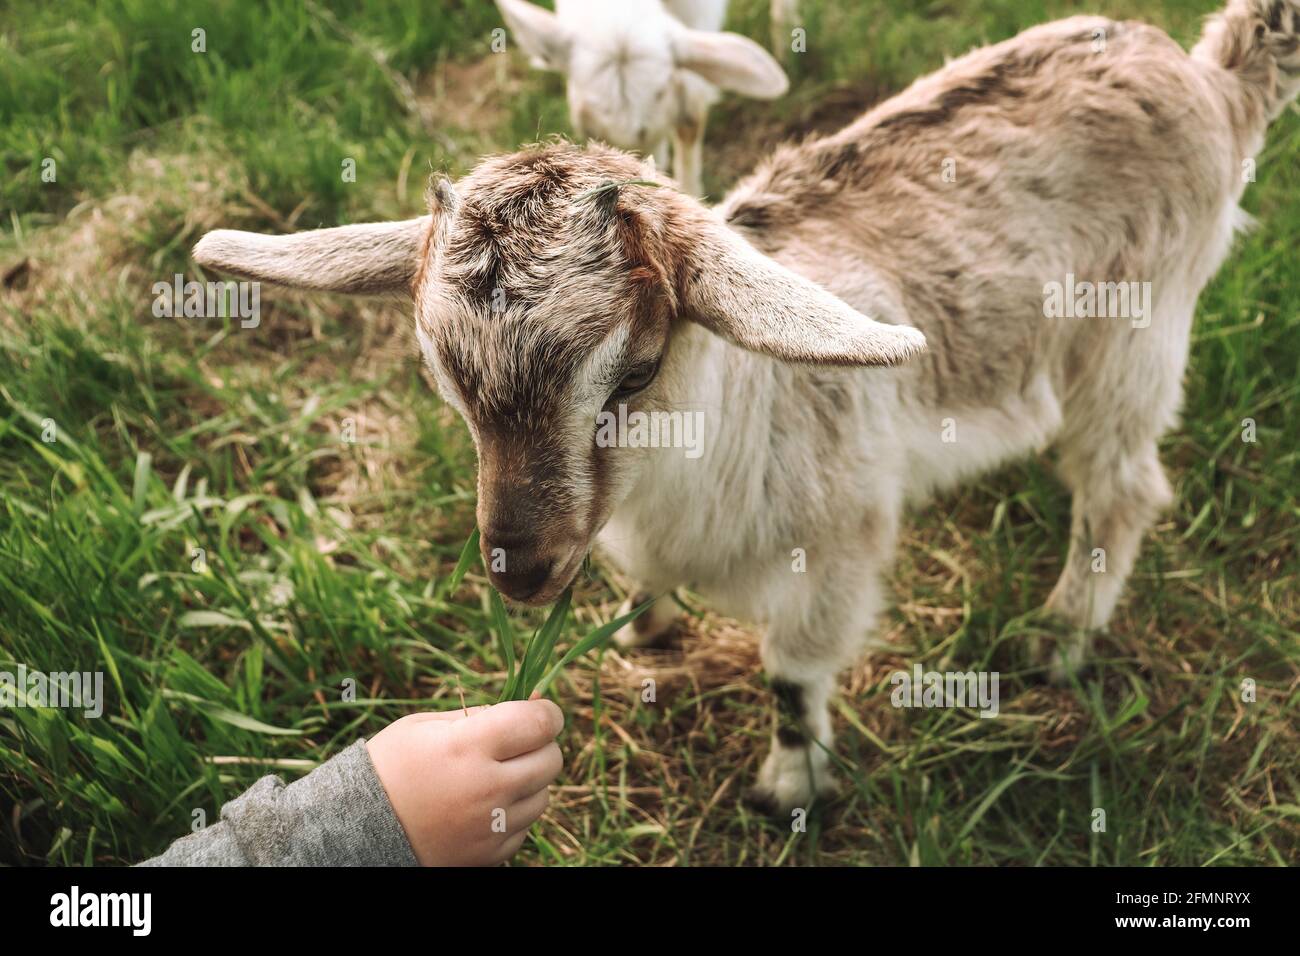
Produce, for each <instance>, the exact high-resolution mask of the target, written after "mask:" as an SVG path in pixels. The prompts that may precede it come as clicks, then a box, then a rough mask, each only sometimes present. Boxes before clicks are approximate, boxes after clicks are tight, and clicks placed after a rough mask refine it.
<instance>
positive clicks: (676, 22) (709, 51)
mask: <svg viewBox="0 0 1300 956" xmlns="http://www.w3.org/2000/svg"><path fill="white" fill-rule="evenodd" d="M497 6H498V7H499V8H500V10H501V15H502V17H503V18H504V19H505V21H506V24H507V26H509V27H510V32H511V34H512V35H513V36H514V37H515V39H516V41H517V42H518V43H519V45H520V46H521V47H522V48H523V49H524V50H525V51H526V52H527V53H528V55H529V56H530V57H531V58H532V61H533V63H534V64H535V65H537V66H540V67H542V68H543V69H548V70H556V71H559V72H561V73H564V74H565V75H566V76H568V97H569V115H570V119H571V122H572V123H573V128H574V129H575V130H576V131H577V133H578V136H579V137H581V138H586V137H588V136H592V137H595V138H596V139H602V140H605V141H606V142H608V143H610V144H612V145H614V146H619V147H621V148H623V149H632V150H638V151H640V152H642V153H647V154H652V155H654V157H655V159H656V161H657V162H658V164H659V165H660V166H661V167H662V168H664V169H667V168H668V143H669V141H670V140H671V141H672V171H673V175H674V177H675V178H676V179H677V182H678V183H679V184H680V185H681V187H682V189H683V190H684V191H685V192H686V193H688V194H690V195H692V196H703V195H704V180H703V175H704V158H703V156H704V123H705V119H706V118H707V116H708V112H709V107H710V106H711V105H712V104H713V102H714V101H715V100H716V99H717V96H718V92H717V88H718V87H721V88H722V89H724V90H731V91H733V92H736V93H742V94H744V95H745V96H753V97H757V98H759V99H772V98H774V97H777V96H780V95H782V94H783V93H785V91H786V89H787V88H788V87H789V81H788V80H787V79H786V76H785V72H784V71H783V70H782V69H781V67H780V66H779V65H778V64H777V62H776V61H775V60H773V59H772V57H771V56H769V55H768V53H767V51H765V50H764V49H763V48H762V47H760V46H759V45H758V44H757V43H754V42H753V41H752V40H749V39H747V38H746V37H743V36H740V35H738V34H735V33H720V32H718V31H720V30H721V29H722V21H723V19H724V17H725V16H726V13H727V0H663V2H661V0H618V2H615V3H611V2H610V0H558V2H557V3H556V5H555V10H556V12H555V13H551V12H550V11H549V10H544V9H542V8H541V7H539V6H536V5H535V4H532V3H529V2H527V0H497ZM783 15H789V14H788V13H787V14H783Z"/></svg>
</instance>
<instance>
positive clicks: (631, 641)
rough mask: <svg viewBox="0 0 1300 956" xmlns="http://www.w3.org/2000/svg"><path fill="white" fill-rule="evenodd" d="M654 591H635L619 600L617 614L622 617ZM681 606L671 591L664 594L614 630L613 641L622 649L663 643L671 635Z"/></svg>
mask: <svg viewBox="0 0 1300 956" xmlns="http://www.w3.org/2000/svg"><path fill="white" fill-rule="evenodd" d="M652 597H654V595H652V594H650V593H649V592H648V591H638V592H636V593H635V594H633V595H632V596H631V597H629V598H628V599H627V600H626V601H624V602H623V605H622V607H620V608H619V609H618V613H617V615H616V616H617V617H622V616H623V615H624V614H627V613H628V612H630V611H631V610H633V609H634V608H638V607H640V606H641V605H642V604H644V603H645V602H646V601H648V600H650V598H652ZM680 613H681V609H680V608H679V607H678V606H677V602H676V601H674V600H673V596H672V595H671V594H665V595H664V596H663V597H661V598H660V599H659V600H658V601H656V602H655V603H654V605H653V606H652V607H650V608H649V609H647V610H646V611H644V612H642V614H641V616H640V617H638V618H637V619H636V620H635V621H632V622H630V623H628V624H624V625H623V626H622V627H620V628H619V629H618V630H617V631H615V632H614V643H615V644H617V645H618V646H619V647H621V648H623V649H624V650H631V649H633V648H637V647H664V646H666V645H667V644H668V642H669V639H670V638H671V637H672V635H673V631H674V630H675V625H676V623H677V618H678V616H679V615H680Z"/></svg>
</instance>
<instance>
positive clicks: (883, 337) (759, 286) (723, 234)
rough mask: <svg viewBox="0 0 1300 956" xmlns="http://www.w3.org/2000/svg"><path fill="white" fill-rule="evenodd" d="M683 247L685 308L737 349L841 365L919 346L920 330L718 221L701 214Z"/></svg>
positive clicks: (894, 359) (875, 360) (894, 361)
mask: <svg viewBox="0 0 1300 956" xmlns="http://www.w3.org/2000/svg"><path fill="white" fill-rule="evenodd" d="M686 254H687V255H688V256H689V257H690V258H689V261H688V262H687V263H686V266H685V273H686V276H687V278H686V279H685V288H684V289H683V290H682V294H681V298H682V303H683V306H684V310H685V314H686V316H687V317H689V318H691V319H693V320H694V321H696V322H699V323H700V324H701V325H703V326H704V327H705V328H707V329H709V330H710V331H712V332H714V333H715V334H717V335H720V336H721V337H722V338H724V339H727V340H728V341H729V342H731V343H733V344H734V345H738V346H740V347H741V348H743V349H747V350H748V351H751V352H758V353H760V354H762V355H769V356H771V357H772V358H775V359H780V360H782V361H784V362H791V363H795V364H806V365H842V366H856V365H898V364H900V363H902V362H905V361H907V360H908V359H910V358H914V357H915V356H917V355H920V354H921V353H922V352H924V351H925V336H924V335H922V334H921V332H920V331H919V330H917V329H913V328H910V327H908V326H905V325H890V324H888V323H885V322H877V321H876V320H874V319H869V318H867V316H865V315H863V314H862V313H861V312H858V311H856V310H855V309H853V308H851V307H850V306H849V305H848V304H847V303H845V302H844V301H842V300H841V299H838V298H836V297H835V296H833V295H831V294H830V293H829V292H827V291H826V290H825V289H823V288H822V287H821V286H819V285H817V284H816V283H815V282H811V281H809V280H808V279H805V278H804V277H803V276H801V275H799V274H798V273H797V272H794V271H792V270H790V269H787V268H786V267H785V266H783V265H781V264H780V263H778V262H776V261H775V260H773V259H770V258H768V257H767V256H765V255H763V254H762V253H761V252H759V251H758V250H757V249H755V248H754V247H753V246H751V245H750V244H749V243H748V242H746V241H745V240H744V239H743V238H741V237H740V236H738V235H737V234H736V233H734V232H732V231H731V230H730V229H728V228H726V227H725V226H723V225H722V224H721V223H720V222H709V221H706V223H705V225H704V226H703V229H702V231H701V232H700V233H697V234H696V236H695V237H694V241H693V242H691V243H690V245H689V248H688V250H687V252H686Z"/></svg>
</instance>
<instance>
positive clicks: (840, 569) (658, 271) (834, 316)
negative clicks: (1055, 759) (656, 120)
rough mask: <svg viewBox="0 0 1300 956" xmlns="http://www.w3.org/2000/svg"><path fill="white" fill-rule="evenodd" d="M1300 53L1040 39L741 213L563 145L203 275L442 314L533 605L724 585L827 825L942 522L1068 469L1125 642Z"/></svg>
mask: <svg viewBox="0 0 1300 956" xmlns="http://www.w3.org/2000/svg"><path fill="white" fill-rule="evenodd" d="M1298 25H1300V0H1231V2H1230V3H1229V5H1228V7H1227V10H1226V11H1225V12H1224V13H1223V14H1221V15H1220V16H1218V17H1216V18H1215V19H1214V20H1212V21H1211V23H1210V25H1209V26H1208V28H1207V30H1206V33H1205V37H1204V39H1203V40H1202V41H1201V42H1200V44H1199V45H1198V46H1197V47H1196V48H1195V50H1194V51H1192V53H1191V54H1190V55H1189V54H1188V53H1186V52H1185V51H1183V50H1182V49H1181V48H1180V47H1179V46H1178V45H1177V44H1175V43H1174V42H1173V41H1172V40H1170V39H1169V37H1167V36H1166V35H1165V34H1164V33H1162V32H1161V31H1159V30H1156V29H1153V28H1152V27H1149V26H1144V25H1142V24H1139V23H1131V22H1124V23H1120V22H1112V21H1109V20H1104V19H1098V18H1084V17H1081V18H1074V19H1069V20H1064V21H1061V22H1057V23H1050V24H1047V25H1044V26H1040V27H1036V28H1034V29H1031V30H1028V31H1026V32H1025V33H1023V34H1021V35H1020V36H1017V37H1015V38H1013V39H1011V40H1008V41H1007V42H1004V43H1000V44H998V45H996V46H992V47H988V48H985V49H981V50H977V51H975V52H973V53H971V54H969V55H968V56H966V57H964V58H962V59H960V60H957V61H955V62H953V63H951V64H949V65H948V66H947V67H945V68H944V69H943V70H941V71H939V72H938V73H935V74H933V75H931V76H928V77H925V78H924V79H922V80H920V81H919V82H917V83H916V84H915V85H913V86H912V87H911V88H910V89H908V90H907V91H905V92H904V93H902V94H901V95H899V96H897V97H895V98H894V99H891V100H889V101H888V102H886V103H884V104H882V105H880V106H878V107H877V108H875V109H873V110H872V111H871V112H869V113H867V114H866V115H865V116H863V117H862V118H860V119H859V120H858V121H856V122H855V123H853V124H852V125H851V126H849V127H848V128H846V129H844V130H843V131H841V132H839V133H837V134H835V135H833V136H829V137H827V138H824V139H819V140H815V141H811V142H806V143H804V144H803V145H800V146H793V147H787V148H783V149H780V150H778V151H777V152H776V153H775V154H774V155H773V156H772V157H771V158H769V159H768V160H767V161H766V162H764V163H763V164H762V166H761V167H760V168H759V169H758V171H757V172H755V173H754V174H753V175H751V176H750V177H749V178H748V179H746V180H745V181H744V182H742V183H741V184H740V185H739V186H738V187H737V188H736V189H735V190H734V191H733V192H732V193H731V195H730V196H729V197H728V198H727V199H726V201H725V202H723V203H722V204H721V205H720V206H718V207H717V208H715V209H706V208H705V207H703V206H702V205H700V204H699V203H698V202H696V201H695V200H693V199H691V198H689V197H688V196H685V195H682V194H681V193H678V192H676V191H674V190H673V189H671V188H667V187H665V188H650V187H646V186H643V185H629V184H627V183H628V181H630V180H638V179H644V178H648V177H653V176H655V174H654V173H653V172H652V171H650V170H648V169H647V168H646V167H644V166H643V165H642V164H641V163H639V162H638V161H636V160H634V159H632V158H631V157H629V156H627V155H625V154H622V153H619V152H617V151H615V150H612V149H608V148H604V147H591V148H587V149H581V148H578V147H575V146H569V145H550V146H544V147H535V148H531V149H527V150H524V151H523V152H520V153H516V154H514V155H510V156H503V157H497V158H493V159H489V160H487V161H485V162H484V163H482V165H480V166H479V167H478V168H477V169H476V170H475V171H474V172H473V173H471V174H470V175H469V176H467V177H466V178H465V179H463V180H461V181H460V182H459V183H457V184H456V185H454V186H453V185H451V184H449V183H446V182H443V183H441V184H440V185H438V186H437V187H436V188H435V189H434V190H433V193H432V195H433V199H432V203H431V209H430V212H429V215H428V216H426V217H424V218H421V219H417V220H412V221H409V222H402V223H393V224H389V225H378V226H375V225H370V226H349V227H342V228H338V229H327V230H321V231H318V232H311V233H304V234H299V235H294V236H287V237H279V238H273V237H266V236H253V235H250V234H247V233H232V232H225V231H222V232H216V233H213V234H211V235H209V236H207V237H205V238H204V239H203V241H202V242H201V243H200V244H199V246H198V248H197V249H196V250H195V257H196V259H197V260H198V261H199V262H201V263H203V264H205V265H211V266H215V267H217V268H220V269H224V270H227V271H230V272H234V273H239V274H242V275H245V276H249V277H251V278H254V279H264V280H268V281H273V282H280V283H285V284H289V285H295V286H301V287H307V288H313V289H323V290H333V291H340V292H374V291H379V290H382V289H392V290H399V291H407V290H409V292H410V294H411V295H412V296H413V297H414V301H415V313H416V323H417V328H418V332H419V339H420V342H421V344H422V348H423V352H424V357H425V360H426V361H427V363H428V365H429V367H430V368H431V369H432V371H433V374H434V375H435V377H436V380H437V382H438V384H439V387H440V390H441V391H442V393H443V395H444V396H445V397H446V399H447V401H449V402H450V403H451V404H453V405H454V406H455V407H456V408H457V409H458V410H459V411H460V412H461V413H462V414H463V415H464V418H465V420H466V422H467V423H468V425H469V428H470V430H471V432H472V434H473V437H474V440H475V442H476V445H477V448H478V454H479V462H480V472H479V501H478V520H479V526H480V528H481V530H482V546H483V549H484V554H485V555H491V554H492V553H493V549H498V548H499V549H502V551H503V552H504V553H505V554H506V555H507V564H506V568H507V569H506V570H502V571H494V572H493V575H492V577H493V581H494V583H495V584H496V585H497V587H499V588H500V589H501V590H502V591H504V592H505V593H506V594H507V595H510V596H513V597H515V598H516V599H519V600H521V601H524V602H527V603H533V604H542V603H546V602H549V601H551V600H553V599H554V598H555V597H556V596H557V595H558V594H559V593H560V591H561V590H562V589H563V588H564V587H565V586H566V585H567V584H568V583H569V582H570V580H571V579H572V578H573V576H574V574H575V572H576V571H577V569H578V567H579V563H580V562H581V560H582V558H583V556H584V555H585V554H586V553H587V552H588V550H589V549H590V548H591V547H592V546H593V544H599V546H600V549H601V550H602V551H603V553H604V555H605V556H606V557H607V559H608V560H610V561H612V562H613V563H614V564H616V565H617V566H618V567H619V568H621V569H622V570H623V571H625V572H626V573H627V574H629V575H631V576H633V577H634V578H635V579H637V580H639V581H640V582H641V583H642V584H643V585H644V586H645V589H646V590H647V591H649V592H651V593H665V592H667V591H669V590H671V589H672V588H674V587H677V586H679V585H688V584H689V585H691V586H693V587H694V588H695V589H696V590H698V591H699V592H700V593H702V594H703V595H704V596H705V597H707V598H709V599H710V600H712V601H714V602H716V605H717V606H718V607H719V608H720V609H721V610H724V611H726V612H729V613H732V614H734V615H737V616H740V617H743V618H747V619H750V620H753V621H756V622H759V623H761V624H762V626H763V628H764V631H763V637H762V656H763V661H764V664H765V667H766V669H767V670H768V672H769V674H770V675H771V678H772V681H773V686H774V688H775V689H776V691H777V697H778V698H779V699H780V700H781V701H782V702H783V706H784V707H785V708H786V709H787V711H788V713H787V720H786V722H785V723H782V722H781V721H780V719H778V730H779V732H778V733H776V734H774V737H773V744H772V752H771V754H770V755H769V756H768V758H767V760H766V762H765V763H764V765H763V767H762V770H761V772H760V775H759V788H758V792H759V794H760V796H762V797H763V799H765V800H766V801H768V802H769V803H770V804H772V805H773V806H775V807H780V808H782V809H789V808H791V807H798V806H804V805H806V804H807V802H808V801H809V800H810V799H812V798H813V796H814V794H815V793H816V792H817V791H819V790H821V789H823V788H825V787H826V786H827V785H828V783H829V780H830V774H829V763H828V758H827V755H826V752H825V751H824V749H823V748H822V747H821V746H817V745H816V744H814V743H812V742H811V741H810V740H809V736H808V735H810V734H811V735H813V736H815V737H816V738H817V741H819V742H820V743H821V744H824V745H827V746H829V744H830V741H831V725H830V720H829V715H828V708H827V704H828V699H829V697H830V695H831V693H832V690H833V688H834V685H835V681H836V675H837V673H838V672H839V671H840V670H841V669H842V668H844V667H845V666H846V665H848V664H849V663H851V662H852V661H853V660H854V658H855V657H856V656H857V655H859V654H860V653H861V652H862V651H863V650H864V648H866V647H867V646H868V638H869V635H870V634H871V631H872V628H873V626H874V623H875V621H876V618H877V616H878V615H879V614H880V612H881V610H882V607H883V605H884V590H883V585H882V576H883V575H884V574H885V573H886V572H887V571H888V569H889V567H890V563H891V559H892V556H893V552H894V547H895V540H896V537H897V534H898V529H899V522H900V520H901V516H902V513H903V510H904V507H905V506H907V505H908V504H912V505H915V504H918V503H921V502H923V501H924V500H925V498H926V497H927V496H929V495H930V494H932V493H933V492H935V491H938V490H940V489H943V488H946V487H950V486H952V485H953V484H954V483H955V482H958V481H960V480H962V479H965V478H968V477H970V476H972V475H976V474H978V473H980V472H982V471H985V470H987V469H990V468H993V467H995V466H997V465H999V464H1000V463H1002V462H1006V461H1008V460H1011V459H1016V458H1020V457H1023V456H1026V455H1029V454H1031V453H1033V452H1034V451H1036V450H1038V449H1041V448H1044V447H1045V446H1048V445H1051V444H1054V445H1055V447H1056V448H1057V449H1058V451H1059V460H1060V472H1061V476H1062V478H1063V479H1064V481H1065V483H1066V484H1067V486H1068V487H1069V489H1070V490H1071V492H1072V493H1073V522H1072V531H1071V535H1070V545H1069V553H1068V554H1067V555H1066V558H1065V566H1064V569H1063V571H1062V572H1061V575H1060V579H1059V581H1058V582H1057V584H1056V587H1055V589H1054V590H1053V591H1052V592H1051V596H1050V597H1049V598H1048V599H1047V606H1048V608H1049V609H1050V610H1051V611H1053V612H1055V613H1056V614H1058V615H1059V616H1060V617H1062V618H1064V620H1065V621H1066V622H1068V624H1069V625H1070V626H1071V627H1070V630H1071V632H1072V633H1077V634H1083V633H1085V632H1088V631H1090V630H1093V629H1097V628H1101V627H1104V626H1105V625H1106V624H1107V622H1108V620H1109V619H1110V617H1111V613H1112V611H1113V610H1114V608H1115V605H1116V602H1117V601H1118V599H1119V598H1120V594H1121V591H1122V589H1123V586H1124V582H1125V579H1126V577H1127V576H1128V574H1129V572H1130V570H1131V568H1132V566H1133V562H1134V559H1135V557H1136V555H1137V553H1138V549H1139V544H1140V542H1141V539H1142V536H1143V533H1144V532H1145V530H1146V529H1147V528H1148V526H1149V525H1150V524H1151V522H1152V520H1153V519H1154V517H1155V516H1156V515H1157V513H1158V512H1159V511H1160V509H1161V508H1162V507H1163V506H1164V505H1166V503H1168V502H1169V500H1170V494H1171V492H1170V486H1169V483H1168V482H1167V481H1166V479H1165V476H1164V472H1163V471H1162V469H1161V466H1160V462H1159V459H1158V456H1157V450H1156V449H1157V442H1158V441H1159V439H1160V437H1161V435H1162V434H1163V433H1165V432H1166V431H1167V430H1168V429H1170V428H1171V427H1173V426H1174V424H1175V422H1176V419H1177V415H1178V410H1179V404H1180V401H1181V392H1182V377H1183V371H1184V366H1185V364H1186V360H1187V351H1188V341H1189V332H1190V329H1191V325H1192V316H1193V312H1194V311H1195V307H1196V301H1197V297H1198V295H1199V293H1200V291H1201V289H1202V288H1203V287H1204V286H1205V284H1206V282H1207V281H1208V280H1209V279H1210V278H1211V276H1213V275H1214V273H1215V271H1216V269H1218V267H1219V265H1220V264H1221V263H1222V262H1223V261H1224V259H1225V257H1226V256H1227V255H1228V252H1229V248H1230V246H1231V243H1232V240H1233V233H1234V229H1235V228H1236V227H1237V225H1238V224H1240V223H1241V222H1242V221H1243V218H1244V217H1243V215H1242V213H1241V212H1240V210H1239V208H1238V201H1239V199H1240V197H1241V194H1242V191H1243V189H1244V188H1245V182H1246V179H1247V178H1248V177H1246V176H1244V175H1243V164H1244V163H1246V162H1247V161H1248V160H1250V159H1251V157H1253V156H1255V155H1256V153H1257V152H1258V151H1259V150H1260V148H1261V147H1262V145H1263V141H1264V135H1265V130H1266V128H1267V126H1268V124H1269V121H1270V120H1271V119H1272V118H1274V117H1276V116H1277V115H1278V114H1279V113H1280V112H1281V110H1282V109H1283V108H1284V107H1285V106H1286V105H1287V104H1288V103H1289V102H1290V100H1291V98H1292V97H1293V96H1294V95H1295V94H1296V92H1297V88H1298V86H1300V51H1298V49H1297V46H1298V38H1297V28H1298ZM946 170H947V171H955V175H945V171H946ZM619 184H622V185H619ZM1070 275H1072V276H1075V277H1077V278H1078V280H1079V281H1092V282H1097V283H1107V282H1114V283H1118V282H1149V283H1151V290H1152V293H1151V300H1150V314H1149V315H1147V316H1146V319H1145V321H1144V322H1132V321H1128V320H1125V319H1113V318H1112V319H1065V318H1047V317H1045V310H1044V290H1045V288H1046V287H1047V286H1048V284H1050V283H1053V282H1062V281H1064V280H1065V277H1067V276H1070ZM868 316H870V318H868ZM617 404H626V405H627V406H629V407H632V408H634V409H639V410H668V411H670V410H683V409H690V410H699V411H701V412H703V413H704V414H705V416H706V422H707V427H706V432H705V443H704V446H703V454H702V455H701V456H700V457H698V458H690V457H687V456H685V455H683V454H682V453H681V451H680V449H663V448H627V447H622V448H620V447H601V446H600V445H599V444H598V443H597V442H596V441H595V440H594V437H593V435H594V427H593V422H594V421H595V419H596V416H597V415H598V413H600V412H601V411H602V409H608V408H610V407H611V405H617ZM945 424H946V425H948V426H949V427H950V428H951V427H953V426H955V439H956V440H955V441H945V440H944V437H945V436H944V432H945ZM1097 548H1100V549H1103V550H1104V553H1105V556H1106V558H1105V570H1104V572H1102V573H1096V572H1094V570H1093V568H1094V563H1093V560H1092V555H1093V553H1094V549H1097ZM795 549H803V551H804V553H805V554H806V570H805V571H803V573H796V571H795V570H793V568H794V566H795V563H796V562H794V561H792V553H793V552H794V551H795ZM661 603H667V602H661ZM670 620H671V613H660V614H658V615H656V616H655V617H652V618H651V620H650V622H649V624H648V625H644V626H642V627H641V628H640V629H636V628H633V629H631V630H630V631H629V632H628V633H627V634H625V635H623V638H624V641H625V642H626V643H636V642H639V641H643V640H649V639H651V638H653V637H654V636H655V635H656V633H657V632H659V631H661V630H662V629H663V627H664V626H665V625H666V624H667V623H668V622H669V621H670ZM1084 642H1085V639H1084V638H1082V637H1080V638H1075V639H1073V640H1071V641H1067V642H1066V644H1065V645H1064V646H1063V647H1061V648H1060V649H1058V652H1057V659H1056V661H1055V667H1056V668H1057V670H1058V671H1063V670H1065V669H1068V668H1070V667H1073V666H1074V665H1077V664H1078V663H1079V662H1080V661H1081V659H1082V657H1083V655H1084Z"/></svg>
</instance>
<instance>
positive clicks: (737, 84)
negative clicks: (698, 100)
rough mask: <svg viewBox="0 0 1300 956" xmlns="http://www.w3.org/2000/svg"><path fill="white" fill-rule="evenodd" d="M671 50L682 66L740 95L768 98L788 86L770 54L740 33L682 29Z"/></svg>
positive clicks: (783, 73) (780, 92) (675, 37)
mask: <svg viewBox="0 0 1300 956" xmlns="http://www.w3.org/2000/svg"><path fill="white" fill-rule="evenodd" d="M673 53H674V57H675V59H676V60H677V65H678V66H679V67H681V68H682V69H684V70H690V71H691V72H693V73H698V74H699V75H700V76H702V77H704V78H705V79H706V80H708V81H709V82H710V83H712V84H713V85H714V86H718V87H721V88H722V89H724V90H731V91H732V92H733V93H739V94H741V95H742V96H752V97H754V98H755V99H760V100H771V99H776V97H778V96H782V95H784V94H785V91H786V90H788V89H789V88H790V80H789V78H787V77H786V75H785V70H783V69H781V65H780V64H779V63H777V62H776V60H774V59H772V54H770V53H768V52H767V51H766V50H764V49H763V48H762V47H761V46H759V45H758V44H757V43H755V42H754V41H753V40H751V39H749V37H743V36H741V35H740V34H739V33H713V32H710V31H708V30H688V29H683V30H680V31H677V32H676V34H675V36H674V38H673Z"/></svg>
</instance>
